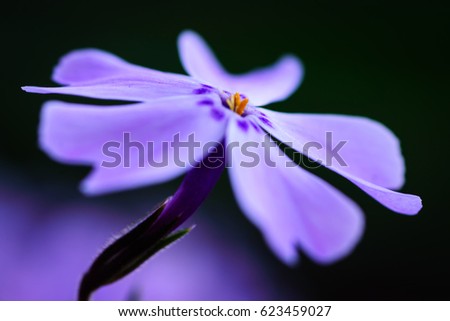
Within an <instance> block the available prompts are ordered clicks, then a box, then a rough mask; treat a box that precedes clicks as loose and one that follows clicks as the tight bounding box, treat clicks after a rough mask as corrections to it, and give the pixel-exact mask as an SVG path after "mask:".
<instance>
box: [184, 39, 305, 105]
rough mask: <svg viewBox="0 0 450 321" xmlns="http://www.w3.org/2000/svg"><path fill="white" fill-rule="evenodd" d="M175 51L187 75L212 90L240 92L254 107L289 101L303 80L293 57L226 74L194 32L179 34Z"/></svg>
mask: <svg viewBox="0 0 450 321" xmlns="http://www.w3.org/2000/svg"><path fill="white" fill-rule="evenodd" d="M178 51H179V55H180V59H181V62H182V64H183V67H184V69H185V70H186V72H187V73H188V74H189V75H191V76H192V77H194V78H196V79H198V80H200V81H203V82H206V83H208V84H210V85H212V86H214V87H218V88H221V89H226V90H228V91H230V92H240V93H243V94H245V95H246V96H247V97H249V99H250V101H251V102H252V104H254V105H257V106H262V105H267V104H269V103H272V102H276V101H281V100H284V99H286V98H288V97H289V96H290V95H291V94H292V93H293V92H294V91H295V90H297V88H298V86H299V85H300V83H301V81H302V79H303V66H302V64H301V62H300V60H299V59H298V58H297V57H295V56H293V55H286V56H284V57H282V58H280V59H279V60H278V61H277V62H276V63H275V64H274V65H273V66H270V67H266V68H262V69H257V70H254V71H251V72H249V73H246V74H242V75H232V74H229V73H228V72H227V71H226V70H225V69H223V67H222V66H221V65H220V63H219V61H218V60H217V58H216V57H215V56H214V54H213V52H212V51H211V49H210V48H209V47H208V45H207V44H206V42H205V41H204V40H203V39H202V38H201V37H200V36H199V35H198V34H197V33H195V32H193V31H184V32H182V33H181V34H180V36H179V38H178Z"/></svg>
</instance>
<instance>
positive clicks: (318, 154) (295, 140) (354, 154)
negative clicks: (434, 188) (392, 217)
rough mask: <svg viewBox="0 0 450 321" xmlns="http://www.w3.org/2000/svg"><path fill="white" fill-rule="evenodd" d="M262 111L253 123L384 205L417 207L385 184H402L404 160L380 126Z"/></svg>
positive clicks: (353, 118) (351, 118)
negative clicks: (256, 122) (256, 121)
mask: <svg viewBox="0 0 450 321" xmlns="http://www.w3.org/2000/svg"><path fill="white" fill-rule="evenodd" d="M261 110H262V112H263V115H262V116H261V117H259V118H258V123H259V124H260V125H261V126H263V127H264V128H265V129H266V130H267V131H269V132H271V133H272V134H273V135H274V136H275V137H276V138H278V139H280V140H281V141H283V142H285V143H288V144H292V147H293V148H295V149H296V150H298V151H299V152H301V153H303V154H305V155H307V156H308V157H310V158H311V159H313V160H315V161H318V162H319V163H321V164H322V165H324V166H327V167H328V168H330V169H332V170H333V171H335V172H337V173H338V174H340V175H342V176H344V177H346V178H347V179H349V180H350V181H351V182H353V183H354V184H356V185H357V186H358V187H360V188H361V189H362V190H364V191H365V192H366V193H368V194H369V195H370V196H372V197H373V198H375V199H376V200H377V201H379V202H380V203H381V204H383V205H384V206H386V207H387V208H389V209H391V210H393V211H395V212H398V213H402V214H409V215H412V214H417V212H418V211H419V210H420V209H421V207H422V203H421V200H420V198H419V197H417V196H415V195H410V194H402V193H397V192H393V191H391V190H389V189H387V188H393V189H398V188H400V187H401V186H402V185H403V183H404V172H405V165H404V160H403V157H402V154H401V150H400V143H399V141H398V139H397V137H395V135H394V134H393V133H392V132H391V131H390V130H389V129H387V128H386V127H385V126H384V125H382V124H380V123H378V122H376V121H373V120H371V119H368V118H364V117H357V116H343V115H315V114H287V113H279V112H274V111H270V110H267V109H261ZM267 119H268V120H269V121H267Z"/></svg>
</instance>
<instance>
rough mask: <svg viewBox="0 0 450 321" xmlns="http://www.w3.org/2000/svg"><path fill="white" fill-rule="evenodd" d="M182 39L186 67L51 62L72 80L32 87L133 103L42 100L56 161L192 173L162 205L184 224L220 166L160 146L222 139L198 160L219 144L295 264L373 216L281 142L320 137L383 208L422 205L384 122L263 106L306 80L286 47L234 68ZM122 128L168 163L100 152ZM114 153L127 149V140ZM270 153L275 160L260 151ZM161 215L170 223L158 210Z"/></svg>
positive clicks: (124, 170)
mask: <svg viewBox="0 0 450 321" xmlns="http://www.w3.org/2000/svg"><path fill="white" fill-rule="evenodd" d="M178 49H179V54H180V58H181V62H182V64H183V67H184V69H185V70H186V72H187V73H188V74H189V76H185V75H178V74H173V73H167V72H161V71H156V70H152V69H147V68H144V67H140V66H136V65H133V64H130V63H128V62H126V61H124V60H122V59H120V58H118V57H116V56H114V55H112V54H110V53H107V52H104V51H101V50H97V49H83V50H76V51H73V52H71V53H69V54H67V55H66V56H64V57H63V58H62V59H61V61H60V62H59V64H58V65H57V66H56V68H55V69H54V72H53V80H54V81H55V82H57V83H59V84H61V85H63V86H61V87H23V89H24V90H25V91H27V92H33V93H41V94H66V95H76V96H83V97H89V98H96V99H107V100H121V101H124V102H127V103H124V104H123V105H119V106H110V107H105V106H94V105H86V104H73V103H66V102H61V101H50V102H47V103H45V105H44V107H43V111H42V118H41V124H40V129H39V130H40V145H41V147H42V148H43V150H44V151H46V152H47V153H48V154H49V155H50V156H51V157H52V158H54V159H55V160H57V161H60V162H63V163H68V164H81V165H89V166H92V167H93V170H92V172H91V173H90V175H89V176H88V177H87V178H86V179H85V180H84V181H83V183H82V191H83V192H84V193H86V194H91V195H92V194H101V193H108V192H113V191H119V190H125V189H129V188H135V187H139V186H144V185H149V184H157V183H161V182H164V181H167V180H170V179H172V178H175V177H177V176H179V175H181V174H184V173H188V174H187V176H186V179H185V181H184V182H183V183H182V187H181V189H180V190H178V191H177V193H176V194H175V196H174V197H173V198H172V199H170V200H168V201H167V202H168V203H167V205H165V209H164V211H165V212H163V214H161V218H162V217H164V216H166V217H167V216H170V215H169V214H167V212H171V213H175V212H176V213H177V214H176V215H177V216H176V217H175V216H172V217H171V219H170V220H171V221H173V220H175V219H177V220H178V221H177V224H175V225H176V226H178V225H179V224H178V223H180V222H181V221H184V219H185V218H187V217H188V216H189V215H191V214H192V213H193V212H194V211H195V209H196V208H197V207H198V206H199V205H200V203H201V202H202V201H203V200H204V198H205V197H206V195H207V193H208V192H209V191H210V190H211V189H212V188H213V186H214V185H215V183H216V181H217V179H218V176H219V174H220V172H221V170H222V169H223V166H217V167H216V168H214V167H211V166H209V167H208V168H200V169H199V168H196V167H195V166H193V165H192V162H189V159H190V157H191V156H192V155H189V153H187V152H184V151H178V152H179V155H178V156H179V158H180V159H181V160H182V161H185V162H186V163H189V164H190V165H189V166H178V165H177V163H176V162H175V161H174V159H175V157H174V155H175V152H176V151H175V148H172V146H170V147H169V148H163V146H164V144H162V142H171V141H173V139H174V137H175V136H176V135H178V136H179V137H180V139H184V140H187V138H188V137H189V135H191V134H195V140H196V142H199V143H200V145H201V146H205V145H207V144H208V143H210V142H217V145H215V146H216V148H215V151H214V152H209V151H206V152H205V149H204V148H197V149H195V151H194V155H193V157H194V159H195V160H196V161H197V162H200V161H201V160H202V159H205V158H207V157H208V156H211V155H212V154H214V153H215V154H216V155H215V156H216V159H215V161H214V162H213V161H212V160H209V161H208V162H209V163H210V164H209V165H211V164H213V163H215V162H216V161H217V160H219V161H221V160H224V161H226V163H227V164H231V165H229V166H228V167H229V176H230V180H231V184H232V187H233V190H234V193H235V196H236V199H237V201H238V203H239V205H240V207H241V209H242V211H243V212H244V214H245V215H246V216H247V217H248V219H249V220H250V221H251V222H252V223H253V224H255V225H256V226H257V227H258V228H259V229H260V230H261V231H262V234H263V236H264V238H265V240H266V241H267V244H268V245H269V246H270V248H271V249H272V250H273V251H274V253H275V254H276V255H277V256H278V257H279V258H280V259H281V260H283V261H284V262H286V263H288V264H291V263H294V262H296V261H297V260H298V251H297V250H298V249H301V250H302V251H303V252H305V253H306V254H307V255H308V256H310V257H311V258H312V259H314V260H315V261H317V262H319V263H330V262H333V261H335V260H337V259H340V258H342V257H343V256H345V255H347V254H348V253H349V252H350V251H351V250H352V249H353V248H354V246H355V244H356V243H357V242H358V240H359V239H360V237H361V235H362V232H363V228H364V218H363V214H362V211H361V209H360V208H359V207H358V206H357V205H356V204H355V203H354V202H353V201H352V200H350V199H349V198H348V197H347V196H345V195H344V194H343V193H342V192H340V191H339V190H337V189H336V188H334V187H333V186H331V185H330V184H328V183H327V182H325V181H324V180H322V179H321V178H319V177H317V176H315V175H313V174H312V173H310V172H309V171H307V170H305V169H303V168H301V167H300V166H286V164H288V163H290V159H289V158H288V156H286V155H285V154H284V153H282V152H280V151H281V150H280V148H279V147H278V144H277V143H279V142H282V143H283V142H284V143H286V144H288V145H290V146H291V147H292V148H293V149H294V150H296V151H298V152H300V153H306V150H307V147H308V146H310V144H311V143H312V142H313V143H314V144H316V145H315V146H316V147H317V148H309V149H308V153H307V156H308V157H309V158H310V159H312V160H313V161H316V162H317V163H319V164H322V165H323V166H326V167H327V168H329V169H330V170H332V171H334V172H336V173H338V174H340V175H342V176H343V177H345V178H346V179H348V180H349V181H350V182H352V183H353V184H355V185H356V186H358V187H359V188H360V189H362V190H363V191H364V192H365V193H367V194H368V195H370V196H371V197H373V198H374V199H375V200H376V201H378V202H379V203H381V204H382V205H384V206H385V207H387V208H389V209H390V210H392V211H394V212H397V213H401V214H407V215H413V214H416V213H417V212H418V211H419V210H420V209H421V207H422V205H421V200H420V198H419V197H418V196H415V195H410V194H403V193H399V192H396V191H394V190H397V189H399V188H401V187H402V185H403V184H404V172H405V165H404V160H403V157H402V155H401V151H400V144H399V140H398V139H397V138H396V137H395V136H394V134H393V133H392V132H391V131H390V130H389V129H387V128H386V127H385V126H383V125H382V124H380V123H378V122H376V121H374V120H371V119H367V118H364V117H357V116H343V115H331V114H301V113H295V114H292V113H281V112H276V111H272V110H269V109H266V108H263V107H261V106H265V105H268V104H270V103H273V102H277V101H282V100H285V99H286V98H288V97H289V96H290V95H291V94H292V93H293V92H294V91H295V90H296V89H297V88H298V86H299V85H300V83H301V81H302V79H303V74H304V72H303V67H302V64H301V62H300V60H299V59H298V58H296V57H295V56H292V55H286V56H284V57H282V58H281V59H279V60H278V61H277V62H276V63H275V64H274V65H272V66H270V67H266V68H262V69H257V70H254V71H251V72H249V73H246V74H242V75H232V74H229V73H228V72H226V71H225V69H224V68H223V67H222V66H221V65H220V63H219V62H218V60H217V59H216V57H215V56H214V54H213V53H212V51H211V50H210V49H209V47H208V46H207V44H206V43H205V42H204V40H203V39H202V38H201V37H200V36H199V35H198V34H196V33H194V32H192V31H185V32H183V33H181V35H180V36H179V39H178ZM124 133H129V134H130V135H131V137H132V139H133V140H134V141H138V142H142V143H144V144H145V142H149V141H150V142H153V143H154V144H153V150H152V153H153V155H154V157H156V159H159V160H160V159H163V158H164V157H167V158H168V164H167V165H166V166H163V167H155V166H145V167H142V166H139V165H140V162H139V155H138V153H137V152H138V150H137V148H135V149H134V150H133V151H132V152H130V154H129V155H128V156H127V157H128V158H129V166H115V167H108V166H104V164H105V161H109V160H110V159H108V157H107V156H106V155H105V153H104V152H103V151H104V150H103V147H104V144H105V143H107V142H111V141H121V140H122V138H123V134H124ZM327 133H332V135H333V140H335V141H345V142H346V144H345V146H343V148H342V149H341V150H340V156H341V158H342V160H344V162H341V161H339V160H337V159H331V160H330V159H329V155H330V153H333V150H332V146H329V144H327V141H326V140H327ZM248 142H252V143H256V144H255V145H253V146H254V148H253V149H252V153H253V155H257V156H258V159H259V160H261V161H260V162H259V163H258V164H257V165H255V166H242V164H243V163H246V161H248V159H247V156H248V155H245V153H242V150H241V149H239V148H233V149H229V148H222V147H220V146H219V145H220V144H224V145H225V146H230V145H231V144H233V143H236V144H238V145H239V146H242V145H244V144H245V143H248ZM317 144H318V145H317ZM218 146H219V147H218ZM166 147H167V146H166ZM116 152H117V153H118V154H119V155H121V156H126V155H124V154H125V152H126V151H125V149H124V148H123V146H120V147H117V150H116ZM267 158H269V159H270V160H271V162H270V163H269V162H264V161H262V160H264V159H267ZM194 172H195V174H193V173H194ZM186 193H188V194H186ZM174 208H175V209H176V210H174ZM164 213H166V214H164ZM180 213H182V214H180ZM174 215H175V214H174ZM180 215H181V216H183V218H180V217H181V216H180ZM157 219H158V220H159V217H157ZM152 224H155V225H156V226H158V228H159V229H161V224H159V225H158V221H156V223H155V222H152ZM175 225H171V228H168V229H165V230H164V233H166V232H167V231H169V230H171V229H173V227H174V226H175ZM151 227H152V228H153V230H158V229H157V228H156V227H155V226H153V225H152V226H151ZM164 233H163V234H164Z"/></svg>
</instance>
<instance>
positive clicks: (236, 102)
mask: <svg viewBox="0 0 450 321" xmlns="http://www.w3.org/2000/svg"><path fill="white" fill-rule="evenodd" d="M227 104H228V107H230V109H231V110H232V111H234V112H235V113H237V114H238V115H242V114H243V113H244V110H245V107H246V106H247V104H248V98H245V99H244V100H241V95H240V94H239V93H235V94H234V95H231V96H230V97H229V98H228V99H227Z"/></svg>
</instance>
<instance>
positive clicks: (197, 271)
mask: <svg viewBox="0 0 450 321" xmlns="http://www.w3.org/2000/svg"><path fill="white" fill-rule="evenodd" d="M449 15H450V10H449V6H448V5H447V4H446V3H445V2H444V1H442V2H437V1H436V2H434V1H427V2H411V1H364V2H363V3H361V1H340V2H331V1H322V0H314V1H298V0H297V1H279V2H277V3H276V4H275V3H273V4H270V5H268V6H266V5H264V4H263V3H262V2H261V3H258V2H255V3H251V2H242V1H241V2H235V3H234V2H233V1H227V2H220V3H218V2H212V1H209V2H205V3H201V2H193V1H179V2H175V1H165V2H162V1H146V2H144V4H139V3H135V2H133V1H108V2H105V3H101V2H95V1H90V2H89V4H88V5H83V4H82V2H76V3H71V2H70V1H49V0H42V1H38V2H37V1H16V2H14V3H9V9H6V8H3V9H2V12H1V13H0V26H1V27H0V36H1V41H2V49H1V51H0V54H1V58H2V60H1V61H2V70H1V73H0V79H1V92H2V96H1V97H2V100H1V101H2V107H1V108H0V124H1V126H0V134H1V137H2V138H3V140H2V142H1V143H0V144H1V149H0V299H2V300H8V299H9V300H20V299H33V300H41V299H42V300H45V299H53V300H55V299H56V300H57V299H64V300H69V299H74V298H75V297H76V291H77V282H78V281H79V280H80V278H81V275H82V273H83V272H84V271H85V270H86V269H87V267H88V266H89V264H90V262H91V261H92V259H93V258H94V257H95V255H96V254H97V253H99V251H100V249H101V248H102V247H103V246H104V245H105V244H106V243H107V241H108V240H110V239H111V237H112V236H113V235H117V234H118V233H119V232H120V231H121V230H122V229H123V228H124V227H125V226H127V225H128V224H130V223H131V222H133V221H135V220H136V219H138V218H139V217H140V216H142V215H143V214H145V213H146V212H147V210H149V209H151V208H153V206H154V205H155V204H156V203H158V202H159V201H161V200H162V199H163V198H165V197H166V196H168V195H170V194H172V193H173V192H174V191H175V189H176V187H177V185H178V184H179V182H180V179H177V180H175V181H172V182H169V183H167V184H162V185H158V186H151V187H146V188H141V189H139V190H133V191H127V192H121V193H115V194H112V195H107V196H101V197H95V198H87V197H85V196H83V195H81V193H80V192H79V190H78V184H79V182H80V181H81V180H82V178H83V177H85V175H86V174H87V173H88V172H89V168H86V167H74V166H66V165H62V164H58V163H55V162H53V161H52V160H50V159H49V158H48V157H47V156H46V155H45V154H44V153H43V152H41V151H40V150H39V147H38V145H37V135H36V134H37V127H38V123H39V112H40V106H41V105H42V103H43V102H44V101H46V100H48V99H50V98H58V99H65V100H68V101H72V102H82V101H83V100H82V99H79V98H72V97H62V96H61V97H56V96H43V95H42V96H40V95H32V94H26V93H24V92H22V91H21V90H20V86H22V85H40V86H45V85H52V82H51V80H50V75H51V71H52V68H53V66H54V65H55V64H56V62H57V61H58V59H59V58H60V57H61V55H63V54H65V53H66V52H68V51H70V50H73V49H76V48H83V47H97V48H101V49H104V50H107V51H111V52H113V53H115V54H117V55H119V56H120V57H122V58H124V59H126V60H128V61H130V62H133V63H135V64H138V65H143V66H147V67H151V68H154V69H158V70H165V71H171V72H179V73H182V72H183V70H182V68H181V65H180V63H179V59H178V55H177V50H176V38H177V36H178V34H179V32H180V31H182V30H183V29H186V28H190V29H193V30H195V31H197V32H199V33H200V34H201V35H203V36H204V37H205V39H206V40H207V41H208V42H209V43H210V45H211V46H212V48H213V49H214V51H215V52H216V53H217V55H218V57H219V59H220V60H221V61H222V63H223V64H224V66H225V67H226V68H228V70H229V71H231V72H236V73H237V72H245V71H247V70H248V69H251V68H254V67H256V66H264V65H267V64H270V63H272V62H274V61H275V60H276V59H277V58H278V57H279V56H280V55H282V54H284V53H286V52H291V53H294V54H296V55H297V56H299V57H300V58H301V59H302V60H303V63H304V65H305V69H306V75H305V79H304V82H303V84H302V86H301V88H300V90H298V91H297V92H296V93H295V94H294V95H293V96H292V97H291V98H290V99H289V100H287V101H284V102H282V103H277V104H274V105H272V106H270V108H273V109H276V110H280V111H284V112H313V113H337V114H351V115H363V116H367V117H370V118H373V119H375V120H378V121H380V122H382V123H384V124H385V125H387V126H388V127H389V128H391V129H392V130H393V131H394V132H395V133H396V134H397V136H398V137H399V138H400V140H401V142H402V148H403V153H404V156H405V159H406V165H407V174H406V175H407V176H406V185H405V186H404V188H403V189H402V191H404V192H407V193H412V194H417V195H420V196H421V197H422V199H423V203H424V209H423V210H422V211H421V213H420V214H419V215H418V216H415V217H408V216H402V215H399V214H395V213H393V212H390V211H389V210H387V209H386V208H384V207H383V206H381V205H379V204H378V203H377V202H375V201H374V200H372V199H371V198H370V197H368V196H367V195H365V194H364V193H363V192H362V191H360V190H359V189H358V188H356V187H355V186H353V185H352V184H350V183H349V182H347V181H346V180H344V179H342V178H340V177H338V176H337V175H335V174H333V173H330V172H329V171H327V170H324V169H319V170H318V171H317V173H318V175H320V176H321V177H324V178H325V179H326V180H328V181H329V182H331V183H332V184H333V185H335V186H337V187H338V188H340V189H341V190H343V191H344V192H345V193H347V195H349V196H350V197H351V198H353V199H354V200H355V201H356V202H357V203H358V204H360V205H361V207H362V208H363V209H364V212H365V215H366V220H367V227H366V231H365V234H364V237H363V238H362V240H361V242H360V243H359V245H358V246H357V247H356V249H355V251H354V252H353V253H352V254H351V255H350V256H348V257H347V258H345V259H343V260H341V261H339V262H337V263H335V264H333V265H330V266H320V265H317V264H315V263H314V262H311V261H310V260H309V259H308V258H307V257H305V256H302V259H301V263H300V264H299V265H298V266H297V267H294V268H291V267H287V266H285V265H283V264H282V263H281V262H280V261H278V260H277V259H276V258H275V256H274V255H273V254H272V253H271V252H270V250H269V249H268V248H267V247H266V245H265V243H264V241H263V239H262V237H261V235H260V233H259V232H258V231H257V230H256V228H255V227H253V226H252V225H251V224H250V223H249V222H248V221H247V220H246V219H245V217H244V216H243V215H242V213H241V211H240V210H239V208H238V206H237V204H236V202H235V200H234V197H233V194H232V191H231V188H230V185H229V182H228V179H227V177H226V175H224V176H223V177H222V179H221V181H220V182H219V184H218V186H217V187H216V188H215V190H214V191H213V193H212V195H211V197H209V199H208V200H207V202H206V203H205V204H204V205H203V206H202V208H201V210H199V212H198V213H197V214H196V215H194V216H193V217H192V218H191V221H190V223H195V224H196V225H197V227H196V228H195V229H194V231H193V232H192V233H191V234H190V235H188V236H187V237H186V238H185V239H184V240H181V241H180V242H178V243H177V244H175V245H173V246H172V247H170V248H169V249H167V250H165V251H164V252H163V253H161V254H159V255H158V256H157V257H155V258H154V259H152V260H151V261H150V262H148V263H147V264H146V265H145V266H144V267H143V268H141V269H140V270H139V271H138V272H136V273H133V274H132V275H131V276H130V277H127V278H126V279H124V280H123V281H121V282H119V283H117V284H115V285H113V286H110V287H106V288H104V289H103V290H101V291H99V292H98V293H97V294H96V295H95V296H94V298H96V299H152V300H153V299H166V300H177V299H180V300H186V299H201V300H210V299H211V300H212V299H219V300H246V299H254V300H344V299H350V300H392V299H395V300H412V299H414V300H429V299H434V300H449V299H450V294H449V293H450V292H449V291H448V288H449V286H450V282H449V271H450V269H449V265H448V261H449V252H450V248H449V246H450V213H449V209H448V208H449V207H448V205H447V202H446V201H447V197H448V191H449V189H448V185H447V184H448V182H449V181H450V179H449V178H450V177H449V174H448V172H449V171H448V169H447V168H446V165H447V164H446V162H447V160H448V159H449V156H450V155H449V147H448V146H449V144H448V139H449V131H448V129H449V125H448V119H449V118H448V115H449V112H448V110H449V107H450V106H449V72H450V63H449V58H450V47H449V32H450V26H449V21H450V20H449V19H448V17H449ZM433 155H437V157H438V158H437V159H435V158H434V156H433Z"/></svg>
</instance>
